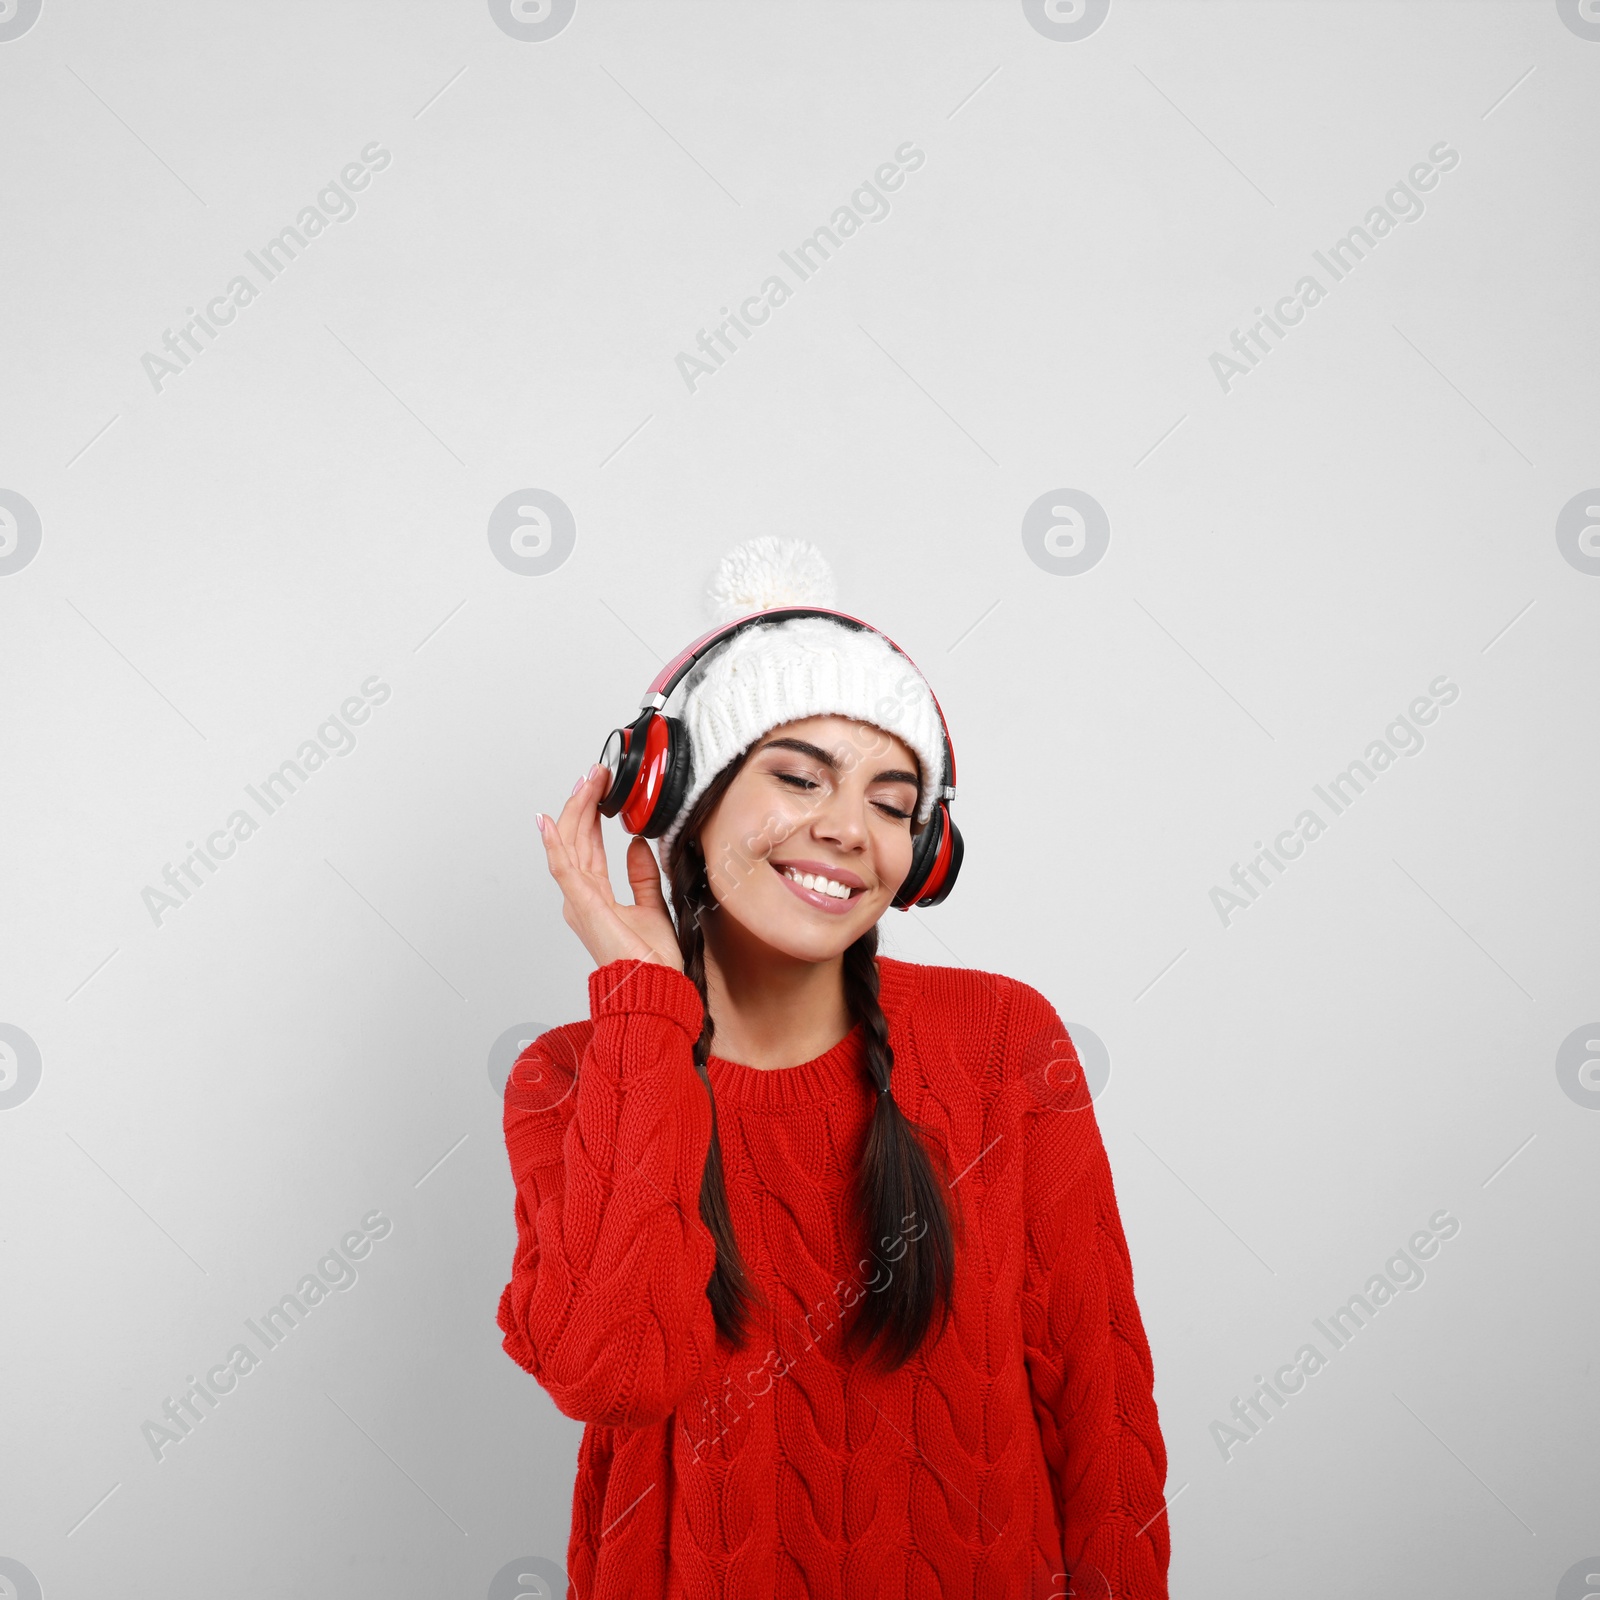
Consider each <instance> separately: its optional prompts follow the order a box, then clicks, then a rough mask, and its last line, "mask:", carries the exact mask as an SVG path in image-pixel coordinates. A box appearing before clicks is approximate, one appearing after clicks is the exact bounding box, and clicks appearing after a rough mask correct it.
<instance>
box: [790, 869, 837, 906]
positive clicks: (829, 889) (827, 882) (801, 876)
mask: <svg viewBox="0 0 1600 1600" xmlns="http://www.w3.org/2000/svg"><path fill="white" fill-rule="evenodd" d="M783 875H784V877H786V878H793V879H794V881H795V882H796V883H798V884H799V885H800V887H801V888H802V889H811V890H814V891H815V892H816V893H817V894H826V895H832V897H833V898H834V899H835V900H848V899H849V898H850V891H849V890H848V889H847V888H846V887H845V886H844V885H843V884H842V883H835V882H834V881H833V879H832V878H821V877H818V876H817V875H816V873H814V872H796V871H795V870H794V868H793V867H785V868H784V869H783Z"/></svg>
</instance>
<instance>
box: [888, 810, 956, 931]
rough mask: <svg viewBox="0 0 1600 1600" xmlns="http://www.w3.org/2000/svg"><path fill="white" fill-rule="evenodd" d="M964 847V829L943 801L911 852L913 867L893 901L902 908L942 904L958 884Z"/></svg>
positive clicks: (906, 909)
mask: <svg viewBox="0 0 1600 1600" xmlns="http://www.w3.org/2000/svg"><path fill="white" fill-rule="evenodd" d="M964 849H965V847H964V846H963V844H962V842H961V830H960V829H959V828H958V827H957V826H956V825H955V821H954V819H953V818H952V817H951V815H950V812H949V808H948V807H947V806H946V805H945V803H944V801H942V800H941V801H940V802H939V803H938V805H936V806H935V807H934V808H933V815H932V816H931V817H929V818H928V825H927V827H925V828H924V829H923V830H922V832H921V833H919V834H918V835H917V838H916V842H915V844H914V845H913V847H912V851H911V870H910V872H908V873H907V874H906V881H905V882H904V883H902V884H901V885H900V888H899V890H898V891H897V892H896V894H895V897H894V899H893V901H891V902H890V903H891V904H892V905H894V906H895V907H897V908H898V909H899V910H901V911H909V910H910V909H911V907H912V906H914V905H927V906H936V905H938V904H939V903H940V901H942V900H943V899H945V897H946V896H947V895H948V894H949V893H950V891H951V890H952V889H953V888H955V886H956V874H957V873H958V872H959V871H960V870H961V857H962V855H963V853H964Z"/></svg>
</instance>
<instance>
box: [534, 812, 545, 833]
mask: <svg viewBox="0 0 1600 1600" xmlns="http://www.w3.org/2000/svg"><path fill="white" fill-rule="evenodd" d="M533 821H534V826H535V827H537V828H538V830H539V832H540V833H543V832H544V812H542V811H535V812H534V814H533Z"/></svg>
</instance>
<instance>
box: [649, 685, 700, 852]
mask: <svg viewBox="0 0 1600 1600" xmlns="http://www.w3.org/2000/svg"><path fill="white" fill-rule="evenodd" d="M658 715H659V713H658ZM661 720H662V722H664V723H665V724H666V730H667V757H666V762H665V768H666V771H665V775H664V776H663V778H662V780H661V793H660V794H659V795H657V796H656V803H655V805H654V806H652V807H651V808H650V815H649V817H648V819H647V820H646V822H645V825H644V826H643V827H642V828H641V829H640V830H639V834H640V837H641V838H645V839H659V838H660V837H661V835H662V834H664V833H665V832H666V831H667V829H668V828H670V827H671V826H672V819H673V818H674V817H676V816H677V814H678V808H679V807H680V806H682V804H683V797H684V795H686V794H687V793H688V792H689V779H690V777H691V775H692V774H693V771H694V753H693V751H692V750H691V749H690V747H689V730H688V729H687V728H686V727H685V726H684V725H683V721H682V719H681V718H678V717H667V716H662V717H661Z"/></svg>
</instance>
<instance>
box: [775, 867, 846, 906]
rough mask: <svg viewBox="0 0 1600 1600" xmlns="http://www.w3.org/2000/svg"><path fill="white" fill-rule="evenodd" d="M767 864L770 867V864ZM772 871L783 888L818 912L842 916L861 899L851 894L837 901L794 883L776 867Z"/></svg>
mask: <svg viewBox="0 0 1600 1600" xmlns="http://www.w3.org/2000/svg"><path fill="white" fill-rule="evenodd" d="M767 864H768V865H769V866H771V865H772V863H771V862H768V863H767ZM772 870H773V871H774V872H776V873H777V874H778V876H779V878H781V879H782V880H783V883H784V886H785V887H786V888H787V889H789V891H790V892H791V893H793V894H797V895H799V897H800V898H801V899H802V900H804V901H805V903H806V904H807V905H808V906H815V907H816V908H817V910H818V911H826V912H829V913H831V914H832V915H833V916H836V917H839V916H843V915H844V913H845V912H846V911H848V910H849V909H850V907H851V905H852V904H854V902H855V901H857V900H859V899H860V898H861V896H860V895H858V894H853V895H851V896H850V897H849V898H848V899H845V900H839V899H836V898H835V897H834V896H833V895H831V894H819V893H818V892H817V891H816V890H815V889H808V888H806V886H805V885H804V884H803V883H796V882H795V881H794V879H793V878H791V877H790V876H789V874H788V873H787V872H783V871H780V870H779V869H778V868H777V867H773V868H772ZM864 892H865V891H863V893H864Z"/></svg>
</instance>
